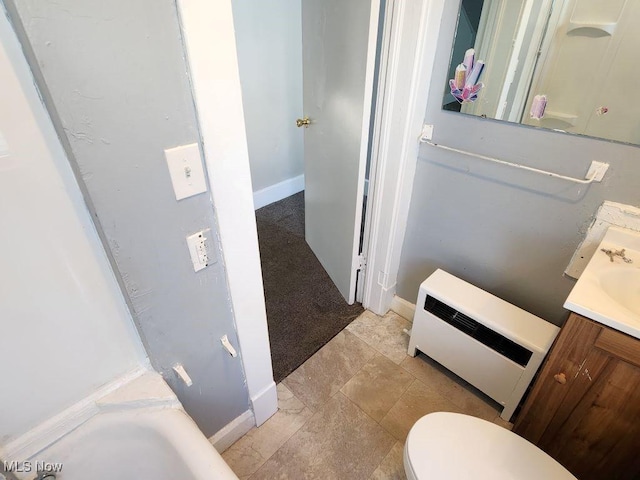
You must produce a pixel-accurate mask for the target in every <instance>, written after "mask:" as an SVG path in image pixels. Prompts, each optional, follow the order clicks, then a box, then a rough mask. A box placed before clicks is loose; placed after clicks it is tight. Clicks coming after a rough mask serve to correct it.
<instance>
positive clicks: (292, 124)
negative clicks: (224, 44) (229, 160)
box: [232, 0, 304, 192]
mask: <svg viewBox="0 0 640 480" xmlns="http://www.w3.org/2000/svg"><path fill="white" fill-rule="evenodd" d="M232 4H233V23H234V27H235V30H236V43H237V49H238V66H239V69H240V83H241V85H242V103H243V109H244V117H245V124H246V129H247V142H248V146H249V161H250V164H251V181H252V183H253V191H254V192H255V191H258V190H261V189H263V188H266V187H269V186H271V185H274V184H277V183H279V182H282V181H285V180H288V179H290V178H293V177H297V176H299V175H302V174H303V173H304V165H303V159H304V157H303V143H302V140H303V132H302V130H301V129H299V128H297V127H296V118H301V117H302V116H303V114H304V112H303V108H302V18H301V0H274V1H270V2H256V1H253V0H233V1H232Z"/></svg>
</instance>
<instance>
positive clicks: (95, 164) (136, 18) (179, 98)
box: [10, 0, 249, 435]
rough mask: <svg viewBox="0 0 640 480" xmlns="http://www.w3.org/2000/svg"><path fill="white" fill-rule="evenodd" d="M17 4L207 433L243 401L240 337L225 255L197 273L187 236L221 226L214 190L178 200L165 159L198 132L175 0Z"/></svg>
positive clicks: (122, 268)
mask: <svg viewBox="0 0 640 480" xmlns="http://www.w3.org/2000/svg"><path fill="white" fill-rule="evenodd" d="M14 2H15V6H16V7H17V12H18V14H19V16H20V18H21V20H22V25H23V26H24V32H23V34H26V35H27V36H28V39H29V41H30V43H31V47H32V49H33V50H32V52H27V53H30V54H31V55H34V56H35V60H36V61H37V65H35V69H36V70H38V68H39V70H40V71H39V72H36V76H41V80H43V81H44V83H42V82H41V85H40V86H41V88H42V89H43V96H44V98H45V99H46V100H48V103H49V105H48V106H49V110H50V112H51V114H52V117H53V118H54V122H55V123H57V126H58V127H59V132H58V133H59V134H61V137H62V140H63V142H64V143H66V145H67V150H68V151H67V153H68V155H69V156H70V157H71V158H72V159H73V161H72V163H75V167H76V170H77V173H79V176H80V177H81V178H80V181H81V183H83V184H84V188H85V192H87V193H88V195H89V197H90V198H89V203H90V204H91V205H92V208H94V209H95V212H94V213H95V218H96V219H97V222H98V227H99V228H101V229H102V233H103V237H104V238H105V239H106V241H107V243H108V249H109V253H110V254H111V258H112V261H113V262H115V265H116V274H117V275H119V276H120V280H121V284H122V285H123V286H124V288H125V290H126V294H127V295H128V300H129V305H130V308H131V309H132V313H133V316H134V319H135V321H136V323H137V326H138V328H139V331H140V332H141V335H142V337H143V341H144V342H145V346H146V347H147V351H148V353H149V355H150V358H151V360H152V362H153V365H154V367H155V368H156V369H157V370H159V371H160V372H162V373H163V374H164V375H165V378H166V379H167V380H168V381H169V383H170V384H171V386H172V387H173V388H174V390H175V391H176V393H177V394H178V397H179V398H180V400H181V401H182V403H183V404H184V406H185V408H186V409H187V411H188V412H189V413H190V414H191V416H192V417H193V418H194V419H195V420H196V422H197V423H198V424H199V426H200V427H201V429H202V430H203V431H204V433H205V434H207V435H211V434H213V433H215V432H216V431H218V430H219V429H220V428H221V427H223V426H224V425H226V424H227V423H228V422H229V421H231V420H233V419H234V418H236V417H237V416H238V415H240V414H241V413H242V412H244V411H245V410H247V409H248V408H249V400H248V394H247V390H246V386H245V384H244V375H243V372H242V367H241V362H240V358H235V359H234V358H232V357H230V356H229V355H228V354H227V353H226V352H225V351H223V350H222V348H221V346H220V341H219V338H220V337H221V336H222V335H224V334H227V335H229V339H230V340H231V342H232V343H233V344H235V345H237V338H236V334H235V330H234V324H233V315H232V312H231V307H230V301H229V294H228V289H227V284H226V275H225V270H224V266H223V264H222V261H219V262H218V263H217V264H215V265H213V266H210V267H209V268H207V269H205V270H202V271H200V272H198V273H194V272H193V268H192V265H191V261H190V259H189V253H188V250H187V246H186V243H185V236H187V235H188V234H191V233H194V232H195V231H198V230H201V229H203V228H211V229H212V231H213V232H214V234H215V233H216V220H215V215H214V210H213V208H212V204H211V199H210V195H209V194H208V193H207V194H201V195H197V196H195V197H191V198H187V199H184V200H181V201H180V202H177V201H176V200H175V197H174V194H173V190H172V186H171V181H170V177H169V172H168V169H167V165H166V162H165V158H164V152H163V150H164V149H165V148H169V147H174V146H176V145H182V144H189V143H193V142H197V141H198V140H199V135H198V128H197V123H196V116H195V111H194V107H193V99H192V96H191V90H190V84H189V79H188V74H187V66H186V63H185V59H184V52H183V48H182V40H181V34H180V29H179V23H178V18H177V12H176V5H175V2H174V1H173V0H137V1H135V2H129V1H125V0H112V1H108V2H105V1H102V0H87V1H83V2H77V1H73V0H61V1H56V2H53V1H43V0H14ZM10 7H11V5H10ZM14 13H15V12H14ZM212 47H213V46H212ZM60 130H62V132H61V131H60ZM177 362H180V363H182V364H183V365H184V366H185V368H186V370H187V371H188V372H189V374H190V375H191V377H192V378H193V381H194V385H193V386H192V387H190V388H187V387H184V386H183V385H182V384H181V382H180V381H178V380H177V379H176V377H175V376H174V374H173V372H172V371H171V367H172V365H173V364H174V363H177Z"/></svg>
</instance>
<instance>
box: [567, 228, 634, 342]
mask: <svg viewBox="0 0 640 480" xmlns="http://www.w3.org/2000/svg"><path fill="white" fill-rule="evenodd" d="M623 250H624V252H623ZM564 307H565V308H566V309H568V310H571V311H573V312H576V313H579V314H580V315H583V316H585V317H587V318H590V319H592V320H595V321H596V322H600V323H602V324H604V325H607V326H609V327H612V328H615V329H616V330H619V331H621V332H623V333H626V334H628V335H631V336H633V337H636V338H640V232H636V231H633V230H628V229H624V228H619V227H609V229H608V230H607V233H606V234H605V236H604V238H603V239H602V242H601V243H600V245H599V246H598V248H597V250H596V252H595V253H594V254H593V257H591V260H590V261H589V263H588V264H587V267H586V268H585V270H584V272H583V273H582V275H580V278H579V279H578V281H577V283H576V284H575V286H574V287H573V290H571V293H570V294H569V297H568V298H567V301H566V302H565V304H564Z"/></svg>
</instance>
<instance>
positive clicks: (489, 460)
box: [405, 412, 576, 480]
mask: <svg viewBox="0 0 640 480" xmlns="http://www.w3.org/2000/svg"><path fill="white" fill-rule="evenodd" d="M405 450H406V451H405V458H406V459H407V461H408V463H409V465H408V466H409V467H410V468H411V469H412V471H413V472H412V473H413V475H414V476H415V477H416V478H417V479H432V480H436V479H438V480H439V479H443V480H444V479H447V480H455V479H460V480H463V479H464V480H468V479H470V478H473V479H474V480H482V479H487V480H500V479H505V480H506V479H509V480H513V479H517V480H539V479H541V478H549V479H551V478H553V479H554V480H576V478H575V477H574V476H573V475H571V473H569V471H568V470H567V469H565V468H564V467H563V466H562V465H560V464H559V463H558V462H556V461H555V460H554V459H553V458H551V457H550V456H549V455H547V454H546V453H544V452H543V451H542V450H540V449H539V448H538V447H536V446H535V445H533V444H532V443H529V442H528V441H527V440H525V439H524V438H522V437H519V436H518V435H516V434H515V433H513V432H510V431H509V430H507V429H505V428H502V427H499V426H498V425H495V424H493V423H491V422H487V421H485V420H481V419H479V418H475V417H471V416H468V415H461V414H459V413H449V412H437V413H431V414H429V415H426V416H424V417H422V418H421V419H420V420H418V421H417V422H416V424H415V425H414V426H413V427H412V428H411V431H410V432H409V435H408V437H407V442H406V446H405Z"/></svg>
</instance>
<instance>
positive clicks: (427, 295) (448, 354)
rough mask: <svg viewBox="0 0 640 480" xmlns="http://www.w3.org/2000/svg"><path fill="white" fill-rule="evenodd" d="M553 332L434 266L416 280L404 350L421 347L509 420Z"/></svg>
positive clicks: (411, 352) (542, 322)
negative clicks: (492, 402)
mask: <svg viewBox="0 0 640 480" xmlns="http://www.w3.org/2000/svg"><path fill="white" fill-rule="evenodd" d="M559 331H560V329H559V328H558V327H556V326H555V325H552V324H551V323H549V322H546V321H545V320H543V319H541V318H539V317H536V316H535V315H532V314H531V313H529V312H526V311H524V310H522V309H520V308H518V307H516V306H514V305H511V304H510V303H507V302H505V301H504V300H501V299H500V298H498V297H495V296H494V295H491V294H490V293H488V292H485V291H484V290H481V289H479V288H478V287H475V286H473V285H471V284H469V283H467V282H465V281H463V280H461V279H459V278H457V277H454V276H453V275H451V274H449V273H447V272H445V271H443V270H436V271H435V272H434V273H433V274H432V275H431V276H430V277H429V278H427V279H426V280H425V281H424V282H422V284H421V285H420V290H419V292H418V301H417V302H416V313H415V316H414V318H413V327H412V329H411V339H410V341H409V351H408V353H409V355H411V356H415V355H416V353H417V351H418V350H419V351H421V352H423V353H424V354H425V355H427V356H429V357H431V358H432V359H434V360H435V361H436V362H438V363H440V364H441V365H443V366H444V367H446V368H447V369H449V370H450V371H452V372H453V373H455V374H456V375H458V376H459V377H461V378H463V379H464V380H466V381H467V382H469V383H470V384H471V385H473V386H474V387H476V388H477V389H478V390H480V391H482V392H484V393H485V394H486V395H488V396H489V397H491V398H492V399H494V400H495V401H496V402H498V403H499V404H501V405H502V406H503V407H504V408H503V410H502V413H501V414H500V417H502V418H503V419H504V420H507V421H509V420H510V419H511V416H512V415H513V412H514V411H515V409H516V407H517V406H518V404H519V403H520V400H522V397H523V395H524V394H525V392H526V390H527V388H528V386H529V384H530V383H531V381H532V380H533V377H534V375H535V373H536V371H537V370H538V368H539V367H540V364H541V363H542V360H543V359H544V357H545V355H546V354H547V352H548V351H549V348H550V347H551V345H552V343H553V341H554V339H555V338H556V336H557V334H558V332H559Z"/></svg>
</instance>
